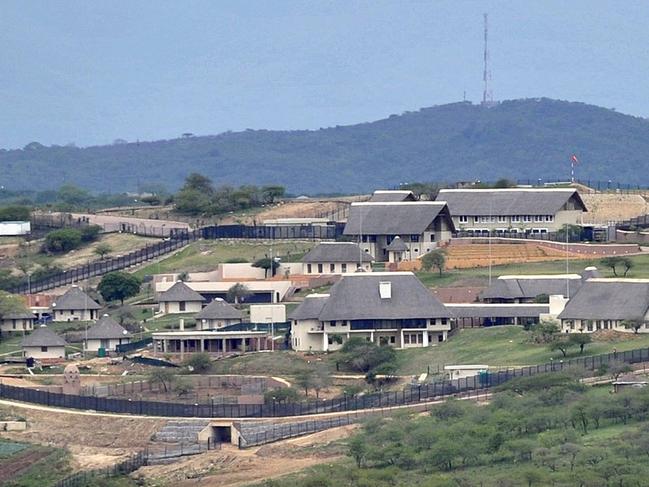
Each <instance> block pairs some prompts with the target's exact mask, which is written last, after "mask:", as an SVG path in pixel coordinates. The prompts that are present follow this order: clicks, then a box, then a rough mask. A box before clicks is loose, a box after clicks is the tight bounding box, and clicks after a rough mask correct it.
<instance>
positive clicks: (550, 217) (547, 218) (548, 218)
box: [545, 215, 554, 222]
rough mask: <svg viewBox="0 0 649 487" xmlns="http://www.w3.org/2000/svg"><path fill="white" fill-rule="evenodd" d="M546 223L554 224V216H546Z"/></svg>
mask: <svg viewBox="0 0 649 487" xmlns="http://www.w3.org/2000/svg"><path fill="white" fill-rule="evenodd" d="M545 221H546V222H553V221H554V215H545Z"/></svg>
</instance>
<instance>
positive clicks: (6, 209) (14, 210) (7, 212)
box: [0, 205, 31, 222]
mask: <svg viewBox="0 0 649 487" xmlns="http://www.w3.org/2000/svg"><path fill="white" fill-rule="evenodd" d="M30 218H31V210H30V209H29V207H28V206H21V205H10V206H3V207H0V222H10V221H14V222H15V221H29V219H30Z"/></svg>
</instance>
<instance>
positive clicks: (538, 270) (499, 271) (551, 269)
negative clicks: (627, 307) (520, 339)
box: [417, 255, 649, 287]
mask: <svg viewBox="0 0 649 487" xmlns="http://www.w3.org/2000/svg"><path fill="white" fill-rule="evenodd" d="M629 258H630V259H631V261H632V262H633V268H632V269H631V270H630V271H629V273H628V274H627V277H633V278H649V255H634V256H630V257H629ZM593 265H594V266H596V267H597V268H598V269H599V271H600V272H601V273H602V276H603V277H614V276H613V272H612V271H611V270H610V269H608V268H606V267H604V266H603V265H602V264H601V263H600V259H592V260H591V259H583V260H582V259H580V260H571V261H570V262H569V265H568V270H569V272H570V273H577V274H578V273H580V272H581V271H582V270H583V269H584V268H585V267H588V266H593ZM565 272H566V261H565V260H552V261H545V262H529V263H520V264H505V265H495V266H492V268H491V273H492V276H493V277H494V278H496V277H498V276H502V275H507V274H563V273H565ZM417 277H419V279H420V280H421V281H422V282H423V283H424V284H425V285H426V286H428V287H440V286H451V285H453V284H455V283H458V282H461V281H465V280H469V281H471V282H472V283H473V285H477V284H483V285H487V283H488V280H489V268H488V267H474V268H471V269H451V270H447V271H445V272H444V273H443V274H442V276H441V277H440V275H439V273H438V272H417ZM474 281H475V282H474Z"/></svg>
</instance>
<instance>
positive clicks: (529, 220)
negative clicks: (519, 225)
mask: <svg viewBox="0 0 649 487" xmlns="http://www.w3.org/2000/svg"><path fill="white" fill-rule="evenodd" d="M523 221H524V222H531V221H532V215H523Z"/></svg>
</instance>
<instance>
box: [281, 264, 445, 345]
mask: <svg viewBox="0 0 649 487" xmlns="http://www.w3.org/2000/svg"><path fill="white" fill-rule="evenodd" d="M451 317H452V313H451V312H450V311H449V310H448V309H447V308H446V306H444V305H443V304H442V303H441V302H440V301H439V300H438V299H437V298H436V297H435V296H433V294H432V293H431V292H430V290H429V289H427V288H426V287H425V286H424V285H423V284H422V283H421V281H419V279H417V277H416V276H415V275H414V274H413V273H411V272H373V273H354V274H344V275H343V276H342V278H341V280H340V281H338V282H337V283H336V284H334V286H333V287H332V288H331V290H330V292H329V294H315V295H309V296H307V297H306V298H305V300H304V301H303V302H302V303H301V304H300V305H299V306H298V307H297V308H296V309H295V310H293V312H292V313H291V314H290V315H289V318H290V320H291V344H292V347H293V349H295V350H301V351H309V350H312V351H328V350H336V349H338V348H340V347H341V346H342V345H343V344H344V342H345V341H346V340H348V339H349V338H351V337H352V336H355V337H362V338H365V339H367V340H370V341H372V342H375V343H378V344H384V345H391V346H394V347H396V348H411V347H427V346H430V345H432V344H435V343H438V342H441V341H444V340H446V338H447V334H448V332H449V331H450V329H451V322H450V319H451Z"/></svg>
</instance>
